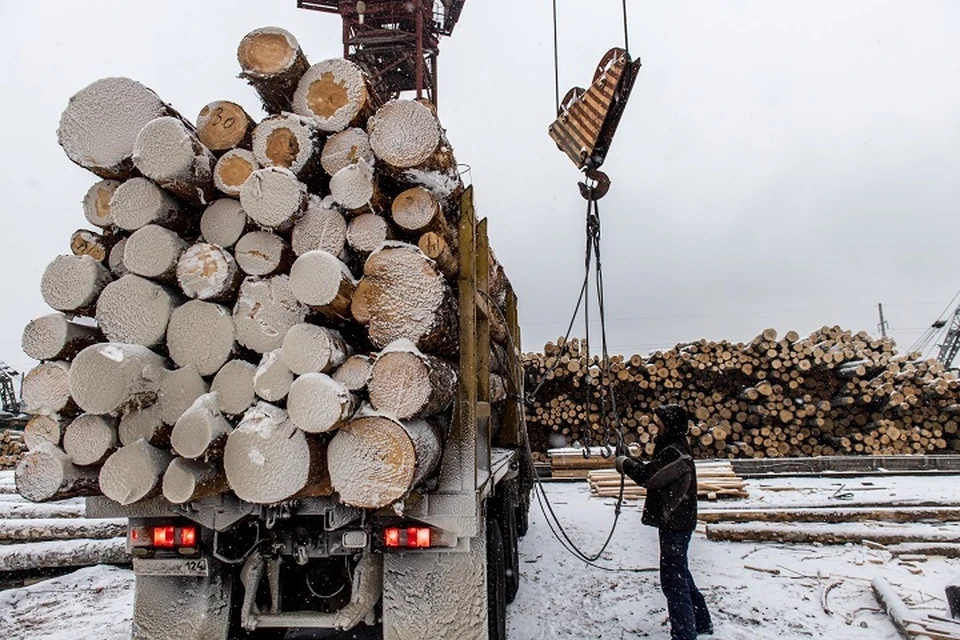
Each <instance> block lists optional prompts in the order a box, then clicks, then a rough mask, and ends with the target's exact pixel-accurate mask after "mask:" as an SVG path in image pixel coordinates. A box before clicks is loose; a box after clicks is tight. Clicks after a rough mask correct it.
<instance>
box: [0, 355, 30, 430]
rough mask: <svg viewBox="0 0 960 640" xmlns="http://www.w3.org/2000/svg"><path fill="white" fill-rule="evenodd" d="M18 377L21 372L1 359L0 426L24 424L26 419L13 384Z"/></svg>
mask: <svg viewBox="0 0 960 640" xmlns="http://www.w3.org/2000/svg"><path fill="white" fill-rule="evenodd" d="M18 378H20V373H19V372H17V371H14V369H13V368H12V367H10V366H9V365H8V364H6V363H5V362H3V361H0V427H11V426H23V424H24V422H25V421H26V416H24V415H23V413H22V412H21V411H20V400H19V399H18V398H17V392H16V390H15V389H14V386H13V381H14V380H16V379H18Z"/></svg>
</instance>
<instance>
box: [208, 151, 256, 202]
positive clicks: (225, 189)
mask: <svg viewBox="0 0 960 640" xmlns="http://www.w3.org/2000/svg"><path fill="white" fill-rule="evenodd" d="M259 168H260V165H259V164H258V163H257V159H256V158H255V157H254V155H253V152H252V151H247V150H246V149H231V150H230V151H228V152H226V153H225V154H223V155H222V156H221V157H220V159H219V160H217V164H216V166H215V167H214V168H213V183H214V185H215V186H216V187H217V189H219V190H220V192H221V193H224V194H226V195H228V196H230V197H233V198H238V197H240V189H241V188H242V187H243V183H244V182H246V181H247V178H249V177H250V174H252V173H253V172H254V171H256V170H257V169H259Z"/></svg>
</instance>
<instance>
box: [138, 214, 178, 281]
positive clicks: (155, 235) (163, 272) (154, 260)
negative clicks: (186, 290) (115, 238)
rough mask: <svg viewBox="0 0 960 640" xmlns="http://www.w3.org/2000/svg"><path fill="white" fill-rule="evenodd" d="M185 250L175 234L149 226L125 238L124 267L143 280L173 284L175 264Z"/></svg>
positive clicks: (155, 226) (175, 270)
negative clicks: (148, 279)
mask: <svg viewBox="0 0 960 640" xmlns="http://www.w3.org/2000/svg"><path fill="white" fill-rule="evenodd" d="M186 248H187V243H186V242H184V241H183V240H182V239H181V238H180V236H179V235H177V234H176V232H174V231H171V230H170V229H166V228H164V227H161V226H158V225H155V224H148V225H144V226H142V227H140V228H139V229H137V230H136V231H134V232H133V234H131V236H130V237H129V238H127V243H126V245H125V246H124V249H123V264H124V266H125V267H126V268H127V270H128V271H130V272H131V273H134V274H136V275H138V276H143V277H144V278H150V279H151V280H158V281H161V282H165V283H173V282H175V281H176V278H177V262H178V261H179V260H180V254H182V253H183V252H184V250H186Z"/></svg>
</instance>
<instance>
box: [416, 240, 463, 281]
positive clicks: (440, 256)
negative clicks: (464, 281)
mask: <svg viewBox="0 0 960 640" xmlns="http://www.w3.org/2000/svg"><path fill="white" fill-rule="evenodd" d="M417 246H418V247H419V248H420V251H422V252H423V254H424V255H425V256H427V257H428V258H430V259H431V260H433V261H434V262H436V263H437V267H439V268H440V271H441V272H442V273H443V275H445V276H446V277H447V279H448V280H450V281H451V282H455V281H456V279H457V277H458V276H459V274H460V263H459V262H458V261H457V256H456V254H455V252H454V250H453V249H452V248H451V246H450V243H449V242H448V241H447V238H446V237H444V236H443V234H441V233H437V232H436V231H427V232H426V233H424V234H423V235H422V236H420V240H419V241H417Z"/></svg>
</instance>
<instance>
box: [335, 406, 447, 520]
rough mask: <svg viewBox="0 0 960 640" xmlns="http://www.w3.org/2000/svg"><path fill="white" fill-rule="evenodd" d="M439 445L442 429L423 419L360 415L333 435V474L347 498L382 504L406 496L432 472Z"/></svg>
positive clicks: (357, 504)
mask: <svg viewBox="0 0 960 640" xmlns="http://www.w3.org/2000/svg"><path fill="white" fill-rule="evenodd" d="M440 451H441V437H440V432H439V430H438V429H436V428H435V427H434V426H432V425H431V424H429V423H428V422H426V421H424V420H414V421H411V422H407V423H400V422H397V421H395V420H392V419H390V418H387V417H384V416H376V415H373V416H365V417H362V418H357V419H355V420H351V421H350V422H349V423H347V424H346V425H344V426H343V427H341V428H340V429H339V430H338V431H337V433H336V435H335V436H334V437H333V440H331V441H330V447H329V449H328V451H327V460H328V463H329V466H330V479H331V481H332V483H333V488H334V489H335V490H336V491H337V493H338V494H339V495H340V501H341V502H343V503H344V504H347V505H350V506H354V507H360V508H366V509H380V508H382V507H386V506H388V505H390V504H392V503H394V502H396V501H397V500H400V499H401V498H403V497H404V496H405V495H407V494H408V493H409V492H410V491H411V490H413V489H414V488H416V487H417V485H419V484H420V483H421V482H422V481H423V480H424V479H426V478H427V477H428V476H429V475H430V474H431V473H433V471H434V469H435V468H436V466H437V464H438V463H439V460H440Z"/></svg>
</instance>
